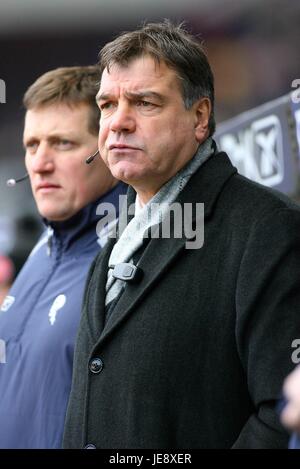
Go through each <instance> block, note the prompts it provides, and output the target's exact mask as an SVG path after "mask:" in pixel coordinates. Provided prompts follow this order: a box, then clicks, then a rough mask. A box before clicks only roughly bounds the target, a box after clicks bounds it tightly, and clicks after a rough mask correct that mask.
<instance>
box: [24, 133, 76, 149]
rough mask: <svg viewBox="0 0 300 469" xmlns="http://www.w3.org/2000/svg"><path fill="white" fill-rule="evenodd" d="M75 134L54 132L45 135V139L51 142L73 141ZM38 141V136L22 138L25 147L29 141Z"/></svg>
mask: <svg viewBox="0 0 300 469" xmlns="http://www.w3.org/2000/svg"><path fill="white" fill-rule="evenodd" d="M75 138H76V137H75V135H74V134H72V135H67V134H60V133H54V134H52V135H49V136H48V137H47V141H48V142H50V143H53V142H56V141H57V140H70V141H73V140H75ZM37 141H39V138H38V137H36V136H34V135H32V136H30V137H28V138H26V137H24V139H23V147H25V146H26V145H28V144H30V143H33V142H37Z"/></svg>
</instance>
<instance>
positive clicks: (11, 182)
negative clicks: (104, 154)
mask: <svg viewBox="0 0 300 469" xmlns="http://www.w3.org/2000/svg"><path fill="white" fill-rule="evenodd" d="M98 153H99V150H97V151H96V152H95V153H94V154H93V155H91V156H89V157H88V158H87V159H86V160H85V162H86V164H90V163H92V161H94V159H95V158H96V156H97V155H98ZM27 178H29V174H25V175H24V176H23V177H21V178H19V179H8V180H7V181H6V185H7V186H8V187H14V186H15V185H16V184H18V183H19V182H22V181H24V180H25V179H27Z"/></svg>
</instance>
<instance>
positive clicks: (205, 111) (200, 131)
mask: <svg viewBox="0 0 300 469" xmlns="http://www.w3.org/2000/svg"><path fill="white" fill-rule="evenodd" d="M210 114H211V102H210V99H209V98H201V99H199V101H197V103H195V137H196V140H197V141H198V142H199V143H202V142H203V141H204V140H205V139H206V138H207V137H208V135H209V128H208V122H209V118H210Z"/></svg>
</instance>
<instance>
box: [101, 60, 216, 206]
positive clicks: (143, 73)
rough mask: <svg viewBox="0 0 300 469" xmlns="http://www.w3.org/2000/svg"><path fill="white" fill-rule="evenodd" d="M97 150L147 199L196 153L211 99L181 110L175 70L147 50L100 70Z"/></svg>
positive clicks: (179, 90) (116, 175)
mask: <svg viewBox="0 0 300 469" xmlns="http://www.w3.org/2000/svg"><path fill="white" fill-rule="evenodd" d="M97 102H98V104H99V107H100V109H101V119H100V133H99V143H98V146H99V150H100V154H101V157H102V158H103V160H104V161H105V163H106V164H107V166H108V167H109V168H110V170H111V172H112V174H113V175H114V176H115V177H116V178H118V179H121V180H123V181H125V182H127V183H129V184H131V185H132V186H133V187H134V188H135V189H136V190H137V192H138V193H139V195H140V198H141V200H142V201H144V202H146V201H147V200H149V198H150V197H152V196H153V195H154V194H155V193H156V192H157V191H158V190H159V189H160V187H161V186H162V185H163V184H164V183H165V182H166V181H168V180H169V179H170V178H171V177H172V176H174V175H175V174H176V173H177V172H178V171H179V169H181V168H182V167H183V166H184V165H185V164H186V163H187V162H188V161H189V160H190V159H191V158H192V157H193V155H194V154H195V152H196V150H197V148H198V146H199V143H202V142H203V141H204V140H205V138H207V136H208V130H207V123H208V117H209V112H210V104H209V101H208V100H207V99H204V100H199V102H197V103H195V105H193V106H192V108H191V109H189V110H186V109H185V107H184V103H183V98H182V94H181V89H180V82H179V79H178V77H177V75H176V73H175V71H174V70H172V69H171V68H169V67H167V65H166V64H165V63H164V62H161V63H160V64H158V63H156V62H155V61H154V59H153V58H152V57H150V56H143V57H139V58H136V59H134V60H132V61H131V62H130V63H129V64H128V66H120V65H118V64H113V65H112V66H111V67H110V71H109V72H108V70H107V69H105V70H104V72H103V75H102V79H101V85H100V90H99V92H98V94H97Z"/></svg>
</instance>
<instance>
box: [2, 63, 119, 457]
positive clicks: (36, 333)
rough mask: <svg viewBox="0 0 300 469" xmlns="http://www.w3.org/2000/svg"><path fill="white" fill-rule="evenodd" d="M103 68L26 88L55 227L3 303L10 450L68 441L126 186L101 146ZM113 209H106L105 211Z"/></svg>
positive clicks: (34, 167)
mask: <svg viewBox="0 0 300 469" xmlns="http://www.w3.org/2000/svg"><path fill="white" fill-rule="evenodd" d="M98 81H99V76H98V70H97V68H96V67H94V66H89V67H69V68H60V69H57V70H53V71H51V72H48V73H46V74H44V75H42V76H41V77H40V78H39V79H38V80H37V81H36V82H35V83H34V84H33V85H32V86H31V87H30V88H29V89H28V90H27V92H26V94H25V97H24V104H25V108H26V117H25V127H24V147H25V152H26V155H25V163H26V168H27V171H28V174H29V178H30V182H31V187H32V191H33V195H34V198H35V201H36V204H37V208H38V211H39V213H40V214H41V216H42V217H43V219H44V222H45V225H46V230H45V232H44V234H43V235H42V236H41V239H40V240H39V242H38V243H37V245H36V246H35V248H34V249H33V251H32V252H31V254H30V256H29V258H28V260H27V262H26V263H25V265H24V267H23V269H22V270H21V272H20V274H19V275H18V277H17V279H16V281H15V283H14V285H13V286H12V288H11V290H10V292H9V294H8V296H7V297H6V298H5V300H4V302H3V303H2V306H1V308H0V448H60V447H61V440H62V433H63V426H64V419H65V412H66V407H67V402H68V397H69V392H70V387H71V379H72V365H73V351H74V342H75V337H76V332H77V327H78V324H79V319H80V311H81V303H82V295H83V291H84V285H85V281H86V277H87V273H88V270H89V267H90V264H91V262H92V260H93V259H94V257H95V256H96V254H97V253H98V252H99V250H100V249H101V247H102V246H103V245H104V244H105V241H106V237H107V230H105V229H103V227H102V230H100V229H96V228H97V227H98V228H100V225H99V224H98V223H99V221H100V220H101V217H100V216H99V215H97V213H100V210H99V208H98V212H97V207H99V204H101V203H106V204H107V203H112V204H114V206H115V207H116V215H117V216H118V206H119V195H122V194H124V193H125V192H126V186H125V185H124V184H123V183H117V181H116V180H115V179H114V178H113V177H112V175H111V174H110V172H109V171H108V169H106V166H105V165H104V163H103V162H102V160H101V159H100V158H97V159H95V161H94V164H93V165H92V167H91V166H87V165H86V164H85V160H86V158H87V157H88V156H89V155H91V154H93V153H95V151H96V149H97V135H98V125H99V111H98V108H97V106H96V104H95V94H96V92H97V84H98ZM102 213H103V212H102Z"/></svg>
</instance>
